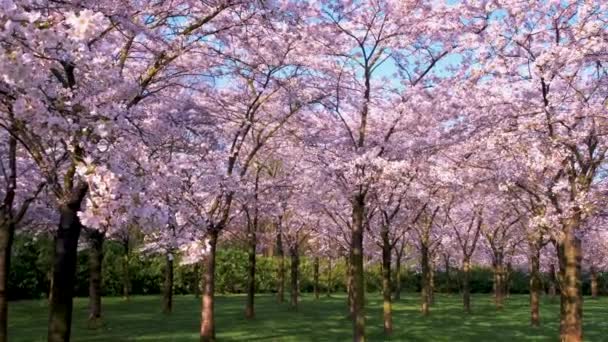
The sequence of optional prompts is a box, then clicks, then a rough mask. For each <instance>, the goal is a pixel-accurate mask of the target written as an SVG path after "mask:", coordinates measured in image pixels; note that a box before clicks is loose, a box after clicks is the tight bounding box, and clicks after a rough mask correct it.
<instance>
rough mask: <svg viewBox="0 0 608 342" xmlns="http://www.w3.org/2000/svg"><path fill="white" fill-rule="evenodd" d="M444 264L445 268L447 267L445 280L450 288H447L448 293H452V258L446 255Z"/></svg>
mask: <svg viewBox="0 0 608 342" xmlns="http://www.w3.org/2000/svg"><path fill="white" fill-rule="evenodd" d="M443 262H444V264H445V265H444V267H445V279H446V281H447V283H448V286H447V287H446V290H447V292H448V293H451V291H450V286H449V284H451V283H452V275H451V274H450V256H449V255H448V254H445V255H444V256H443Z"/></svg>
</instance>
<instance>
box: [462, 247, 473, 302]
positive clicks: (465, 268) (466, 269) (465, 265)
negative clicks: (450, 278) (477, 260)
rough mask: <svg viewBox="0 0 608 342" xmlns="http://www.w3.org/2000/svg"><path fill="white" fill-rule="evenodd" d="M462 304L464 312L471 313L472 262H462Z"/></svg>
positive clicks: (465, 260)
mask: <svg viewBox="0 0 608 342" xmlns="http://www.w3.org/2000/svg"><path fill="white" fill-rule="evenodd" d="M462 303H463V306H464V312H466V313H471V261H470V260H469V259H467V258H465V259H464V261H463V262H462Z"/></svg>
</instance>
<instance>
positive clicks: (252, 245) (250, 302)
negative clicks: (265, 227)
mask: <svg viewBox="0 0 608 342" xmlns="http://www.w3.org/2000/svg"><path fill="white" fill-rule="evenodd" d="M256 224H257V223H254V225H256ZM256 249H257V236H256V232H255V228H254V227H251V228H250V231H249V253H248V254H249V267H248V268H249V269H248V275H247V303H246V305H245V317H246V318H248V319H252V318H254V317H255V308H254V301H255V270H256V264H255V263H256V256H255V252H256Z"/></svg>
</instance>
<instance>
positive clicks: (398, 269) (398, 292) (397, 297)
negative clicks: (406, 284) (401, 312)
mask: <svg viewBox="0 0 608 342" xmlns="http://www.w3.org/2000/svg"><path fill="white" fill-rule="evenodd" d="M395 254H396V258H395V300H400V299H401V258H402V257H403V248H397V249H396V253H395Z"/></svg>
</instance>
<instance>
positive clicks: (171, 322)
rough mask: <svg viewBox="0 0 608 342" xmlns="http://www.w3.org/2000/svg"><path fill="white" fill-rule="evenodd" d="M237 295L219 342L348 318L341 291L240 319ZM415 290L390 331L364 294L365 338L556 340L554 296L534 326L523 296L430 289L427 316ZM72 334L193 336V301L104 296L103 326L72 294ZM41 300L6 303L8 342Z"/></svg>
mask: <svg viewBox="0 0 608 342" xmlns="http://www.w3.org/2000/svg"><path fill="white" fill-rule="evenodd" d="M244 299H245V297H244V296H239V295H232V296H220V297H218V300H217V305H216V314H217V327H216V330H217V337H218V340H220V341H349V340H351V336H350V332H351V322H350V321H349V320H348V318H347V317H346V313H347V310H346V303H345V297H344V295H334V296H333V297H331V298H326V297H322V298H321V299H320V300H319V301H315V300H314V298H313V297H312V296H310V295H305V296H304V297H303V298H302V302H301V303H300V307H299V311H297V312H294V311H291V310H289V307H288V305H287V304H281V305H279V304H277V303H276V300H275V298H274V297H273V296H271V295H259V296H257V298H256V300H257V302H256V318H255V319H253V320H247V319H245V318H244V303H245V301H244ZM418 303H419V299H418V295H417V294H408V295H406V296H403V298H402V299H401V300H400V301H399V302H397V303H395V304H394V307H393V309H394V318H393V319H394V330H395V331H394V334H393V336H392V337H391V338H385V337H384V335H383V332H382V311H381V308H382V306H381V298H380V296H379V295H377V294H370V295H368V303H367V311H366V312H367V317H368V321H367V335H368V340H370V341H383V340H387V341H388V340H390V341H476V342H477V341H492V342H495V341H509V342H514V341H556V340H557V337H558V334H557V332H558V312H559V301H555V302H552V301H550V300H549V299H548V298H545V299H544V300H543V302H542V305H541V319H542V326H541V327H540V328H534V327H531V326H530V325H529V313H528V312H529V307H528V297H527V296H512V297H511V298H510V299H509V300H508V301H507V305H506V307H505V309H504V310H502V311H496V309H495V308H494V306H493V303H492V301H491V298H490V296H489V295H476V296H474V298H473V313H472V314H471V315H468V316H467V315H465V314H464V313H463V311H462V309H461V302H460V297H458V296H457V295H452V296H446V295H439V296H437V301H436V304H435V305H434V306H433V307H432V309H431V315H430V316H429V317H422V316H421V315H420V313H419V311H418ZM74 304H75V309H74V322H73V326H72V330H73V334H72V336H73V338H72V341H100V342H101V341H110V342H118V341H167V342H169V341H197V340H198V329H199V320H200V302H199V300H198V299H196V298H194V297H193V296H177V297H176V298H175V304H174V312H173V314H171V315H169V316H167V315H163V314H162V313H161V312H160V311H161V310H160V309H161V305H160V298H159V297H157V296H145V297H134V298H132V299H131V301H130V302H126V301H124V300H123V299H122V298H104V301H103V309H104V312H103V316H104V322H103V326H102V327H101V328H98V329H89V328H88V326H87V299H86V298H78V299H76V300H75V303H74ZM584 316H585V320H584V322H585V324H584V326H585V340H586V341H598V342H599V341H606V340H607V339H608V337H607V335H608V298H601V299H599V300H592V299H589V298H585V312H584ZM46 318H47V306H46V301H20V302H12V303H10V318H9V330H10V331H9V334H10V339H9V340H10V341H23V342H32V341H45V340H46Z"/></svg>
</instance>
